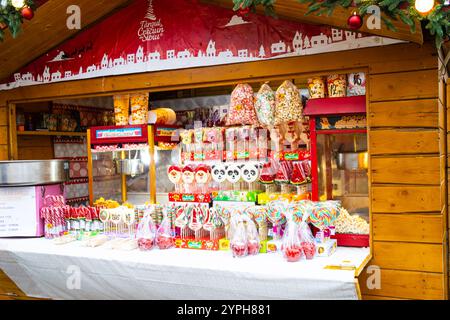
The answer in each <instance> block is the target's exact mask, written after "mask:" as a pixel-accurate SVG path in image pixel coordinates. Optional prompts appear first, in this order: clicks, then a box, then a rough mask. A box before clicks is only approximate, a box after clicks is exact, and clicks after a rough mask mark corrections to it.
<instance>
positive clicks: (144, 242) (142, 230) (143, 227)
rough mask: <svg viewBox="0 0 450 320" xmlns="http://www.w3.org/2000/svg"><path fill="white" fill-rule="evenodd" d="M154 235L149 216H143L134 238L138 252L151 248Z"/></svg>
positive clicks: (153, 225) (154, 228)
mask: <svg viewBox="0 0 450 320" xmlns="http://www.w3.org/2000/svg"><path fill="white" fill-rule="evenodd" d="M155 235H156V227H155V224H154V222H153V219H152V218H151V216H150V215H145V216H144V217H143V218H142V219H141V221H140V222H139V224H138V227H137V232H136V238H137V239H138V247H139V249H140V250H150V249H151V248H153V245H154V240H155Z"/></svg>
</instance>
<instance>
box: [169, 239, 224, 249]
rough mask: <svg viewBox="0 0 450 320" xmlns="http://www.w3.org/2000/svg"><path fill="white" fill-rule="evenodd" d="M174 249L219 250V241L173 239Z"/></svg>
mask: <svg viewBox="0 0 450 320" xmlns="http://www.w3.org/2000/svg"><path fill="white" fill-rule="evenodd" d="M175 247H176V248H182V249H196V250H214V251H215V250H219V241H217V240H209V239H203V240H195V239H181V238H177V239H175Z"/></svg>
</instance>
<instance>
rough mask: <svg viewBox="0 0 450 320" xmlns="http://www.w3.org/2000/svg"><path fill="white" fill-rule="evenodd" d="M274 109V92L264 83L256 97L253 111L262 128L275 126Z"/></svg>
mask: <svg viewBox="0 0 450 320" xmlns="http://www.w3.org/2000/svg"><path fill="white" fill-rule="evenodd" d="M275 107H276V99H275V92H274V91H273V90H272V88H271V87H270V86H269V85H268V84H267V82H266V83H264V84H263V85H262V86H261V89H259V91H258V93H257V95H256V101H255V109H256V114H257V116H258V120H259V123H261V124H262V125H264V126H273V125H274V124H275Z"/></svg>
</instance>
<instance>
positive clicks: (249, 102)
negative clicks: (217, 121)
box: [226, 83, 258, 126]
mask: <svg viewBox="0 0 450 320" xmlns="http://www.w3.org/2000/svg"><path fill="white" fill-rule="evenodd" d="M241 124H250V125H257V124H258V119H257V116H256V112H255V105H254V97H253V89H252V87H251V86H250V85H249V84H246V83H245V84H243V83H241V84H238V85H237V86H236V88H234V90H233V92H232V93H231V101H230V110H229V111H228V115H227V120H226V125H227V126H233V125H241Z"/></svg>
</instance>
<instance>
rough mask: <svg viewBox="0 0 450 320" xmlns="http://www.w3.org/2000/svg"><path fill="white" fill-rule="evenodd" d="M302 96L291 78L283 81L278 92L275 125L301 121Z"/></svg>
mask: <svg viewBox="0 0 450 320" xmlns="http://www.w3.org/2000/svg"><path fill="white" fill-rule="evenodd" d="M302 114H303V105H302V97H301V95H300V91H299V90H298V88H297V87H296V86H295V85H294V84H293V83H292V82H291V81H289V80H286V81H285V82H283V84H282V85H281V86H280V87H279V88H278V90H277V92H276V109H275V125H278V124H281V123H286V122H291V121H301V120H302Z"/></svg>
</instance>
